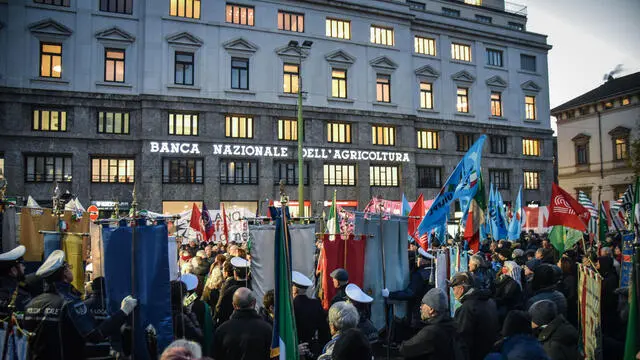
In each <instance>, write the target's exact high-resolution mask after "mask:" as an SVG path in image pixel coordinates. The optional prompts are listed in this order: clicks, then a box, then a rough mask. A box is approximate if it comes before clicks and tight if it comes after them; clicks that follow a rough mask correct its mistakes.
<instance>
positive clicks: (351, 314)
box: [318, 301, 360, 360]
mask: <svg viewBox="0 0 640 360" xmlns="http://www.w3.org/2000/svg"><path fill="white" fill-rule="evenodd" d="M359 320H360V319H359V318H358V310H357V309H356V308H355V307H354V306H353V305H351V304H349V303H347V302H344V301H338V302H337V303H335V304H333V305H331V307H330V308H329V330H330V331H331V336H332V337H331V340H329V342H328V343H327V344H326V345H325V346H324V348H323V349H322V354H321V355H320V356H319V357H318V360H331V359H332V353H333V348H334V346H335V345H336V342H337V341H338V340H339V339H340V336H341V335H342V333H343V332H344V331H346V330H348V329H353V328H356V327H357V326H358V322H359Z"/></svg>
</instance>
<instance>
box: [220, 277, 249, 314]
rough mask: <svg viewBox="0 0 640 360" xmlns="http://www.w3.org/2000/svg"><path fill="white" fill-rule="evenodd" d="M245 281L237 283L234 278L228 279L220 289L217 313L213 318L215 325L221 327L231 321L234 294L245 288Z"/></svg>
mask: <svg viewBox="0 0 640 360" xmlns="http://www.w3.org/2000/svg"><path fill="white" fill-rule="evenodd" d="M244 284H245V282H244V280H243V281H237V280H235V279H233V278H229V279H227V280H226V281H225V282H224V284H223V285H222V288H221V289H220V297H219V298H218V303H217V304H216V312H215V316H214V318H213V323H214V325H220V324H222V323H223V322H225V321H227V320H229V317H231V314H232V313H233V293H234V292H236V290H238V289H239V288H241V287H244Z"/></svg>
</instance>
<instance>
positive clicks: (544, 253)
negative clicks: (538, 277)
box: [535, 247, 556, 265]
mask: <svg viewBox="0 0 640 360" xmlns="http://www.w3.org/2000/svg"><path fill="white" fill-rule="evenodd" d="M535 258H536V259H538V260H540V262H541V263H543V264H554V265H555V263H556V262H555V261H554V259H553V252H552V251H551V249H549V248H542V247H541V248H538V250H536V255H535Z"/></svg>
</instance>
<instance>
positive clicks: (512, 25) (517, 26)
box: [509, 21, 524, 31]
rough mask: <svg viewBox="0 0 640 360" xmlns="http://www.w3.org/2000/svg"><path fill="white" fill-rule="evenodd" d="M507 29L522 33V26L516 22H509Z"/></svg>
mask: <svg viewBox="0 0 640 360" xmlns="http://www.w3.org/2000/svg"><path fill="white" fill-rule="evenodd" d="M509 28H510V29H513V30H518V31H524V25H523V24H521V23H517V22H511V21H509Z"/></svg>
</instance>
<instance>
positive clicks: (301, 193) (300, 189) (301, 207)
mask: <svg viewBox="0 0 640 360" xmlns="http://www.w3.org/2000/svg"><path fill="white" fill-rule="evenodd" d="M311 45H313V41H310V40H305V41H303V42H302V45H299V44H298V42H297V41H296V40H291V41H289V47H292V48H294V49H296V52H297V53H298V216H299V217H300V218H302V217H304V171H303V166H304V163H303V160H302V139H303V138H304V123H303V119H302V52H303V51H304V50H308V49H310V48H311ZM301 222H302V221H301Z"/></svg>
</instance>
